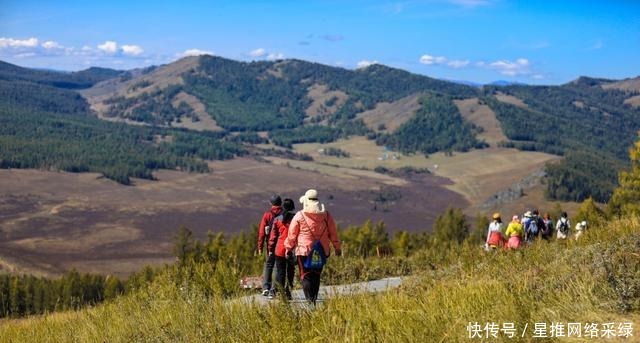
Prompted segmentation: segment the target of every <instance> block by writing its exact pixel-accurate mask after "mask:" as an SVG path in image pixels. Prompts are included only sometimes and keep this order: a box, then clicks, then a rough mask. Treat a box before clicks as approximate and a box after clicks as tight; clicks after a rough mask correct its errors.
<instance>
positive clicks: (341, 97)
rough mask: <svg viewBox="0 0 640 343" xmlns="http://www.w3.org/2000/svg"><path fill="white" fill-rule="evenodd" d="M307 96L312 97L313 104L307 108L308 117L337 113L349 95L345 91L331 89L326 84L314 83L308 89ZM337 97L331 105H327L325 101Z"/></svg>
mask: <svg viewBox="0 0 640 343" xmlns="http://www.w3.org/2000/svg"><path fill="white" fill-rule="evenodd" d="M307 90H308V93H307V96H308V97H309V98H310V99H311V105H309V107H308V108H307V109H306V110H305V113H306V114H307V116H308V117H317V116H320V115H332V114H334V113H336V111H337V110H338V108H340V107H341V106H342V105H344V103H345V102H346V101H347V99H348V98H349V96H348V95H347V93H345V92H343V91H330V90H329V87H327V86H326V85H320V84H314V85H313V86H310V87H309V88H308V89H307ZM334 97H335V98H336V101H334V103H333V104H332V105H331V106H326V105H325V102H326V101H327V100H331V99H332V98H334Z"/></svg>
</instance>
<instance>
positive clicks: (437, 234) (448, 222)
mask: <svg viewBox="0 0 640 343" xmlns="http://www.w3.org/2000/svg"><path fill="white" fill-rule="evenodd" d="M468 235H469V224H468V223H467V218H466V217H465V215H464V214H463V213H462V210H460V209H457V208H451V207H450V208H448V209H447V210H446V211H445V212H444V213H443V214H441V215H440V216H438V218H437V219H436V222H435V223H434V224H433V238H434V240H435V243H436V244H438V245H440V244H447V245H448V244H451V243H462V241H464V239H465V238H466V237H467V236H468Z"/></svg>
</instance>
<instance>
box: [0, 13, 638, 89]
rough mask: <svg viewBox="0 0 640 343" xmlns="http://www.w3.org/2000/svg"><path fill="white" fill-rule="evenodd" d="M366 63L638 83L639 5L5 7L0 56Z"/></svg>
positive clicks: (468, 75) (97, 61)
mask: <svg viewBox="0 0 640 343" xmlns="http://www.w3.org/2000/svg"><path fill="white" fill-rule="evenodd" d="M199 53H211V54H215V55H218V56H222V57H226V58H231V59H235V60H243V61H251V60H269V59H280V58H297V59H304V60H310V61H315V62H320V63H324V64H328V65H334V66H341V67H344V68H349V69H354V68H358V67H364V66H366V65H368V64H370V63H382V64H385V65H388V66H392V67H397V68H402V69H406V70H409V71H411V72H414V73H418V74H424V75H428V76H432V77H437V78H442V79H451V80H466V81H473V82H479V83H486V82H491V81H495V80H509V81H518V82H526V83H531V84H560V83H565V82H568V81H570V80H573V79H575V78H577V77H578V76H581V75H588V76H594V77H605V78H615V79H620V78H626V77H635V76H638V75H640V1H615V0H614V1H509V0H413V1H411V0H407V1H373V0H372V1H365V0H361V1H337V0H322V1H321V0H309V1H240V0H238V1H187V0H183V1H161V0H155V1H118V0H112V1H30V0H20V1H9V0H0V59H1V60H4V61H8V62H11V63H15V64H18V65H21V66H27V67H37V68H51V69H58V70H79V69H85V68H87V67H89V66H102V67H110V68H117V69H128V68H134V67H142V66H148V65H157V64H164V63H168V62H171V61H174V60H176V59H178V58H180V57H181V56H185V55H189V54H199Z"/></svg>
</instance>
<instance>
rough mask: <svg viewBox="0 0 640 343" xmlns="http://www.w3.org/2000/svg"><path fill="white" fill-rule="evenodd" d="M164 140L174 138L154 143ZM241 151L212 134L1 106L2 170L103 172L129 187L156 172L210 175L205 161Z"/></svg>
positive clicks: (151, 177) (0, 145) (230, 155)
mask: <svg viewBox="0 0 640 343" xmlns="http://www.w3.org/2000/svg"><path fill="white" fill-rule="evenodd" d="M164 136H171V137H172V138H173V139H172V140H171V141H165V142H161V143H157V142H156V141H155V140H156V137H164ZM243 151H244V150H243V149H242V148H241V147H240V146H239V145H238V144H237V143H233V142H228V141H226V140H225V139H224V138H223V137H222V136H220V135H218V134H214V133H200V132H189V131H181V130H170V129H160V128H148V127H135V126H130V125H126V124H116V123H110V122H105V121H101V120H99V119H96V118H91V117H83V116H71V115H66V114H56V113H49V112H39V111H33V110H27V109H24V108H19V107H13V106H7V105H6V104H3V103H2V101H0V168H55V169H58V170H64V171H69V172H87V171H91V172H100V173H102V174H103V175H104V176H105V177H107V178H110V179H112V180H114V181H117V182H119V183H122V184H125V185H126V184H130V183H131V181H130V177H137V178H144V179H153V175H152V171H154V170H157V169H181V170H185V171H192V172H206V171H208V170H209V169H208V166H207V164H206V163H205V162H203V161H202V160H201V159H228V158H232V157H233V156H235V155H238V154H242V153H243Z"/></svg>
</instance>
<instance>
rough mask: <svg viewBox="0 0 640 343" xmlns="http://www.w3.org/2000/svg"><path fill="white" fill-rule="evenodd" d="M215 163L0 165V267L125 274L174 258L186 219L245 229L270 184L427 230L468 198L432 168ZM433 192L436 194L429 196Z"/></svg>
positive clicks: (340, 217) (358, 215)
mask: <svg viewBox="0 0 640 343" xmlns="http://www.w3.org/2000/svg"><path fill="white" fill-rule="evenodd" d="M287 164H289V166H287ZM210 167H211V168H212V169H213V172H212V173H207V174H197V173H194V174H189V173H182V172H177V171H166V170H164V171H159V172H157V173H156V174H155V176H156V177H157V178H158V180H157V181H148V180H135V186H122V185H119V184H117V183H114V182H112V181H110V180H107V179H104V178H100V177H99V175H97V174H91V173H81V174H72V173H58V172H49V171H38V170H16V169H12V170H0V237H2V239H1V240H0V270H7V271H14V272H29V273H35V274H37V275H48V276H54V275H59V274H60V273H63V272H64V271H67V270H69V269H71V268H76V269H78V270H80V271H82V272H100V273H109V274H116V275H119V276H126V275H128V274H129V273H131V272H134V271H137V270H139V269H140V268H141V267H142V266H143V265H144V264H153V265H158V264H164V263H167V262H171V261H172V260H173V258H172V252H171V248H172V242H173V239H174V236H175V234H176V233H177V231H178V229H179V228H180V226H182V225H186V226H187V227H189V228H190V229H191V230H192V231H193V232H194V234H195V235H196V237H199V238H201V239H202V238H204V237H205V236H206V233H207V232H208V231H213V232H225V233H229V234H231V233H237V232H240V231H247V230H249V229H250V228H251V226H252V225H255V224H257V223H258V222H259V220H260V217H261V215H262V213H263V211H265V210H267V209H268V207H269V204H268V202H267V199H268V197H269V195H270V194H271V193H273V192H276V193H279V194H281V195H282V196H283V197H291V198H292V199H294V200H296V202H297V199H298V198H299V197H300V196H301V195H302V194H304V192H305V191H306V190H307V189H309V188H316V189H318V190H319V191H320V194H321V196H322V199H323V202H325V203H326V204H327V207H328V208H329V209H330V211H331V212H332V213H333V214H334V216H335V218H336V220H337V221H338V223H339V224H340V225H342V226H347V225H359V224H362V223H364V222H365V221H366V220H368V219H371V220H374V221H379V220H382V221H384V222H385V223H387V224H388V225H389V227H390V228H391V229H392V230H396V229H406V230H410V231H418V230H426V229H429V228H430V227H431V223H432V222H433V220H434V219H435V218H436V216H437V215H439V214H440V213H441V212H442V211H443V210H444V209H445V208H446V207H447V206H448V205H449V204H463V205H464V204H465V201H464V199H463V198H462V197H461V196H459V195H457V194H455V193H454V192H452V191H450V190H447V189H446V188H444V185H443V183H444V182H443V181H442V180H440V179H438V178H434V177H430V176H428V175H427V176H425V177H422V178H418V179H415V180H412V181H406V180H402V179H400V178H394V177H391V176H387V175H382V174H379V173H375V172H372V171H366V170H351V169H343V168H335V167H331V166H325V165H318V164H312V165H306V164H305V163H304V162H298V161H286V160H277V159H274V162H273V163H264V162H258V161H256V160H253V159H250V158H237V159H234V160H231V161H222V162H213V163H211V164H210ZM298 168H299V169H298ZM433 194H440V196H438V197H435V198H434V199H431V198H430V196H432V195H433ZM390 195H391V197H392V199H391V198H389V196H390ZM383 197H386V198H389V199H387V200H385V198H383ZM418 200H419V201H418ZM298 206H299V205H298Z"/></svg>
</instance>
